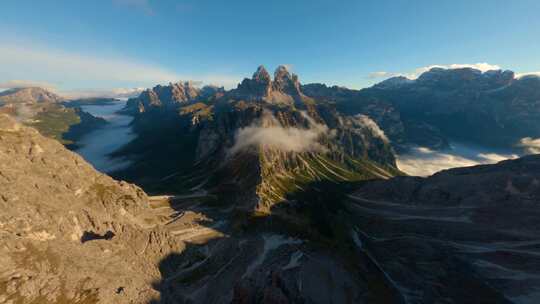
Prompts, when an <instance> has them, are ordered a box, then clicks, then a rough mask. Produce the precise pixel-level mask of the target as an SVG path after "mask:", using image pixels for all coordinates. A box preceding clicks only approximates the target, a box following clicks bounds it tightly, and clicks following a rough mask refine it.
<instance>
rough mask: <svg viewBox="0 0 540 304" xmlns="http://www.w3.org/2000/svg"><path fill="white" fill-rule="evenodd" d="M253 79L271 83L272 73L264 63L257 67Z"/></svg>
mask: <svg viewBox="0 0 540 304" xmlns="http://www.w3.org/2000/svg"><path fill="white" fill-rule="evenodd" d="M252 79H253V80H254V81H256V82H258V83H266V84H270V82H272V79H271V78H270V74H269V73H268V71H267V70H266V69H265V68H264V66H262V65H260V66H259V67H258V68H257V71H255V73H253V77H252Z"/></svg>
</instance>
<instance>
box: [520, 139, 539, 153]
mask: <svg viewBox="0 0 540 304" xmlns="http://www.w3.org/2000/svg"><path fill="white" fill-rule="evenodd" d="M517 146H518V147H522V148H524V150H525V153H527V154H540V138H532V137H525V138H522V139H521V140H520V141H519V143H518V145H517Z"/></svg>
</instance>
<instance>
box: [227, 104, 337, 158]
mask: <svg viewBox="0 0 540 304" xmlns="http://www.w3.org/2000/svg"><path fill="white" fill-rule="evenodd" d="M302 115H304V117H305V118H306V119H307V120H308V121H309V123H310V127H309V128H308V129H300V128H284V127H282V126H281V125H279V122H278V121H277V120H276V119H275V118H274V117H273V116H271V114H266V117H265V119H267V120H270V121H272V125H271V126H262V122H257V123H254V124H253V125H251V126H249V127H246V128H243V129H240V130H238V132H237V133H236V135H235V143H234V145H233V147H232V148H230V149H229V151H228V154H229V155H234V154H236V153H238V152H240V151H242V150H246V149H248V148H250V147H256V146H259V145H264V146H266V147H270V148H275V149H279V150H281V151H285V152H307V151H315V152H324V151H326V148H325V147H324V146H322V145H321V144H320V143H319V142H318V139H319V136H320V135H322V134H324V133H326V132H328V128H327V127H326V126H324V125H320V124H317V123H315V121H314V120H313V119H312V118H311V117H309V116H307V114H305V113H302Z"/></svg>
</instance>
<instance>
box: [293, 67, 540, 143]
mask: <svg viewBox="0 0 540 304" xmlns="http://www.w3.org/2000/svg"><path fill="white" fill-rule="evenodd" d="M302 89H303V91H304V93H306V94H307V95H308V96H311V97H313V98H315V99H319V100H321V99H322V100H331V101H334V102H336V107H337V109H338V110H339V111H341V112H343V113H346V114H351V115H354V114H358V113H363V114H366V115H369V116H370V117H371V118H373V119H374V120H375V121H376V122H377V123H378V124H379V125H380V126H381V128H382V129H383V130H384V131H385V133H386V134H387V136H388V137H389V138H390V140H391V141H392V143H393V145H394V148H396V149H398V150H401V149H407V148H408V147H409V146H410V145H420V146H425V147H429V148H435V149H438V148H444V147H445V146H447V145H448V142H449V141H462V142H468V143H474V144H477V145H484V146H488V147H503V148H515V147H516V145H517V144H519V142H520V140H521V139H522V138H525V137H532V138H538V137H540V78H539V77H537V76H526V77H522V78H519V79H517V78H516V77H515V75H514V73H513V72H511V71H488V72H484V73H482V72H481V71H479V70H475V69H471V68H462V69H441V68H433V69H431V70H430V71H428V72H425V73H423V74H422V75H420V77H418V79H416V80H409V79H407V78H405V77H394V78H390V79H387V80H385V81H383V82H381V83H379V84H376V85H374V86H373V87H371V88H367V89H363V90H358V91H357V90H349V89H346V88H340V87H326V86H325V85H321V84H309V85H306V86H304V87H303V88H302Z"/></svg>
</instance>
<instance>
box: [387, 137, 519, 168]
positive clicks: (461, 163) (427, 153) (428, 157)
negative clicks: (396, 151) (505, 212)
mask: <svg viewBox="0 0 540 304" xmlns="http://www.w3.org/2000/svg"><path fill="white" fill-rule="evenodd" d="M520 155H521V152H518V151H516V150H501V149H493V148H486V147H480V146H474V145H470V144H462V143H451V144H450V148H448V149H444V150H439V151H434V150H431V149H429V148H425V147H415V148H412V149H411V150H410V151H409V152H408V153H405V154H401V155H398V156H397V165H398V168H399V169H400V170H401V171H403V172H405V173H407V174H409V175H415V176H429V175H432V174H434V173H436V172H438V171H441V170H445V169H450V168H456V167H468V166H474V165H480V164H494V163H497V162H500V161H502V160H505V159H512V158H517V157H519V156H520Z"/></svg>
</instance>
